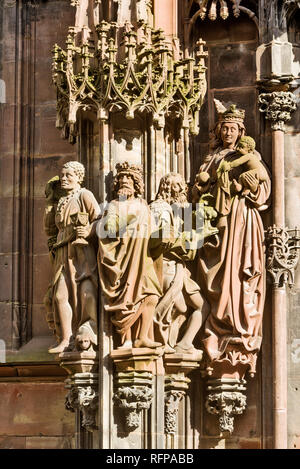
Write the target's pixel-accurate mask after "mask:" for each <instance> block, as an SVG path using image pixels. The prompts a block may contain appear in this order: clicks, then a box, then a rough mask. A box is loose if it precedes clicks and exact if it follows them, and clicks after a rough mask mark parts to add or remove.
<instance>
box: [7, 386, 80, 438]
mask: <svg viewBox="0 0 300 469" xmlns="http://www.w3.org/2000/svg"><path fill="white" fill-rule="evenodd" d="M0 392H1V395H2V396H4V395H5V396H6V398H5V399H2V400H1V402H0V414H1V416H2V417H1V421H0V435H7V436H14V435H22V436H26V435H28V436H34V435H36V436H52V435H53V436H57V435H64V436H67V435H70V436H71V435H72V434H73V433H74V415H73V414H71V413H70V412H67V411H66V410H65V409H64V397H65V389H64V384H63V383H33V382H32V383H0Z"/></svg>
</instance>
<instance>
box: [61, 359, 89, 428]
mask: <svg viewBox="0 0 300 469" xmlns="http://www.w3.org/2000/svg"><path fill="white" fill-rule="evenodd" d="M58 359H59V360H60V366H61V367H63V368H64V369H66V370H67V371H68V373H69V374H70V375H71V376H70V377H69V378H67V379H66V380H65V387H66V389H68V390H69V392H68V394H67V396H66V402H65V405H66V409H67V410H70V411H71V412H75V411H78V412H79V414H80V416H81V419H80V420H81V426H82V427H83V428H85V429H86V430H88V431H93V430H96V429H97V425H96V412H97V408H98V373H97V370H98V356H97V353H96V352H93V351H92V352H66V353H61V354H60V355H59V357H58Z"/></svg>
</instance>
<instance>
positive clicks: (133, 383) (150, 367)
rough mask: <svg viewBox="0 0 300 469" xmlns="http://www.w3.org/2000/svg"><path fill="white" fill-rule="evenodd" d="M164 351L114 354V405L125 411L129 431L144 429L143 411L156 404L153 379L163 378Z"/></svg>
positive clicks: (145, 350) (114, 351)
mask: <svg viewBox="0 0 300 469" xmlns="http://www.w3.org/2000/svg"><path fill="white" fill-rule="evenodd" d="M162 353H163V349H162V348H157V349H149V348H132V349H122V348H119V349H117V350H113V351H112V352H111V355H110V356H111V358H112V359H113V361H114V364H115V367H116V373H115V380H114V385H115V391H114V402H115V403H116V404H117V405H118V406H119V407H120V408H122V409H124V411H125V419H126V429H127V431H128V432H131V431H133V430H135V429H137V428H139V427H140V425H141V412H142V410H149V409H150V406H151V404H152V400H153V396H154V393H153V384H154V383H153V376H154V375H156V374H163V366H162V359H161V357H162Z"/></svg>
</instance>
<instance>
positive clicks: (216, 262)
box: [198, 148, 270, 359]
mask: <svg viewBox="0 0 300 469" xmlns="http://www.w3.org/2000/svg"><path fill="white" fill-rule="evenodd" d="M238 157H239V155H238V153H237V152H235V151H232V150H227V149H223V150H222V149H221V148H219V149H218V150H216V151H215V153H214V154H212V155H209V156H208V157H207V158H206V160H205V162H204V164H203V165H202V166H201V167H200V171H207V172H208V173H209V174H210V176H211V178H212V180H213V181H214V182H215V183H214V185H213V190H212V192H213V194H214V195H215V196H216V198H217V204H218V210H219V211H220V212H221V213H223V215H221V216H220V218H219V221H218V224H217V227H218V229H219V234H218V241H216V242H214V240H211V241H210V242H207V243H205V245H204V246H203V247H202V248H201V250H200V252H199V264H198V265H199V271H198V274H199V284H200V287H201V291H202V292H203V294H204V295H205V296H206V299H207V300H208V302H209V304H210V307H211V310H210V314H209V316H208V319H207V321H206V324H205V337H204V341H203V343H204V346H205V349H206V351H207V353H208V356H209V357H210V358H211V359H218V358H220V357H221V355H222V354H223V353H224V351H225V350H226V348H227V346H228V344H230V343H234V342H241V343H242V344H243V345H244V348H245V351H251V352H252V351H255V350H258V349H259V348H260V345H261V340H262V316H263V309H264V301H265V256H264V228H263V223H262V220H261V216H260V212H259V209H264V208H266V205H265V204H266V202H267V199H268V198H269V195H270V179H269V178H268V179H267V181H265V182H261V183H260V184H259V185H258V189H257V191H256V193H255V194H254V193H251V192H250V194H249V195H248V196H246V197H245V196H242V195H241V194H237V195H233V194H230V190H229V188H230V184H228V181H226V180H225V188H224V190H223V189H220V187H218V184H217V176H216V170H217V168H218V166H219V164H220V162H221V161H222V159H223V158H225V160H226V161H233V160H234V159H236V158H238ZM244 171H245V169H244ZM244 171H243V168H242V167H238V168H235V169H233V170H232V171H230V172H229V173H227V177H229V182H230V181H232V180H233V179H236V180H238V177H239V175H240V174H241V173H242V172H244ZM263 206H264V207H263Z"/></svg>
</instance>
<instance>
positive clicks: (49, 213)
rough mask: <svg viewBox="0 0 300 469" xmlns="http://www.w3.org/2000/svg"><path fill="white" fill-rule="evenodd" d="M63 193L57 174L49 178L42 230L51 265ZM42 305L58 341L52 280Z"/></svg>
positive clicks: (59, 333) (59, 337) (58, 331)
mask: <svg viewBox="0 0 300 469" xmlns="http://www.w3.org/2000/svg"><path fill="white" fill-rule="evenodd" d="M63 195H65V193H64V191H63V190H62V188H61V185H60V179H59V176H55V177H53V178H51V179H50V180H49V181H48V182H47V184H46V187H45V196H46V208H45V212H44V219H43V224H44V231H45V233H46V235H47V236H48V249H49V260H50V263H51V266H52V267H53V264H54V256H55V252H54V251H53V249H52V248H53V245H54V244H55V243H56V241H57V235H58V228H57V226H56V224H55V214H56V208H57V204H58V201H59V199H60V197H62V196H63ZM44 305H45V308H46V320H47V323H48V326H49V329H51V330H52V331H53V334H55V335H56V338H57V340H58V341H59V342H60V339H61V330H60V321H59V317H57V316H55V310H54V308H53V285H52V282H51V283H50V284H49V286H48V290H47V292H46V295H45V297H44Z"/></svg>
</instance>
